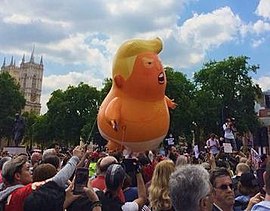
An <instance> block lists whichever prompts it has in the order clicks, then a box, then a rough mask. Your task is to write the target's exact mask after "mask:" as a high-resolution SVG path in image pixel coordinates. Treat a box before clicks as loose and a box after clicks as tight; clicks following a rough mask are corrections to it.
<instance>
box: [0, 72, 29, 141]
mask: <svg viewBox="0 0 270 211" xmlns="http://www.w3.org/2000/svg"><path fill="white" fill-rule="evenodd" d="M25 101H26V100H25V99H24V96H23V94H22V93H21V92H20V86H19V84H18V83H17V82H16V81H15V79H14V78H12V77H11V76H10V75H9V74H8V73H6V72H2V73H0V139H1V138H2V137H7V138H11V137H12V128H13V121H14V118H15V114H16V113H20V111H21V110H22V109H23V107H24V105H25Z"/></svg>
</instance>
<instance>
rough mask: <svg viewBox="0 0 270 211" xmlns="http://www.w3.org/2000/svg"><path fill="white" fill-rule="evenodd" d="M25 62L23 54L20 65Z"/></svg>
mask: <svg viewBox="0 0 270 211" xmlns="http://www.w3.org/2000/svg"><path fill="white" fill-rule="evenodd" d="M24 62H25V54H23V57H22V62H21V63H22V64H23V63H24Z"/></svg>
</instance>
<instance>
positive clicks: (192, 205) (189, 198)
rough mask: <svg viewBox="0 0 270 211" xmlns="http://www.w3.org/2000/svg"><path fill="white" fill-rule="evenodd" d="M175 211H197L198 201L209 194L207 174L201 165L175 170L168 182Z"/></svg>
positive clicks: (186, 166) (198, 207)
mask: <svg viewBox="0 0 270 211" xmlns="http://www.w3.org/2000/svg"><path fill="white" fill-rule="evenodd" d="M169 188H170V197H171V200H172V204H173V207H174V209H175V211H198V210H200V200H201V199H202V198H203V197H205V196H207V194H208V193H209V192H210V188H211V187H210V181H209V173H208V172H207V170H205V169H204V168H203V167H202V166H201V165H190V164H188V165H185V166H182V167H179V168H177V170H176V171H175V172H174V173H173V174H172V175H171V177H170V181H169Z"/></svg>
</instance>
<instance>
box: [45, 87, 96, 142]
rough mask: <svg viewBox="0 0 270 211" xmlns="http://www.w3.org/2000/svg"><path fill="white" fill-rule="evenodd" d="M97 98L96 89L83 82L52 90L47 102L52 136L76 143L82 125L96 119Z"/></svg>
mask: <svg viewBox="0 0 270 211" xmlns="http://www.w3.org/2000/svg"><path fill="white" fill-rule="evenodd" d="M99 99H100V98H99V92H98V90H97V89H96V88H95V87H90V86H89V85H87V84H84V83H80V84H79V85H78V87H74V86H69V87H68V88H67V90H65V91H62V90H56V91H54V92H53V93H52V97H51V98H50V100H49V102H48V103H47V106H48V112H47V118H48V121H49V122H50V126H51V129H52V131H51V132H52V134H53V138H54V139H57V140H63V141H65V142H70V143H78V142H79V140H80V134H81V130H82V128H83V126H84V125H85V124H86V123H88V122H92V123H94V122H95V120H96V116H97V109H98V105H99V104H100V102H99Z"/></svg>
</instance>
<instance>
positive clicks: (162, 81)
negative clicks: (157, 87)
mask: <svg viewBox="0 0 270 211" xmlns="http://www.w3.org/2000/svg"><path fill="white" fill-rule="evenodd" d="M164 82H165V78H164V73H160V74H159V76H158V83H159V84H164Z"/></svg>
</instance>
